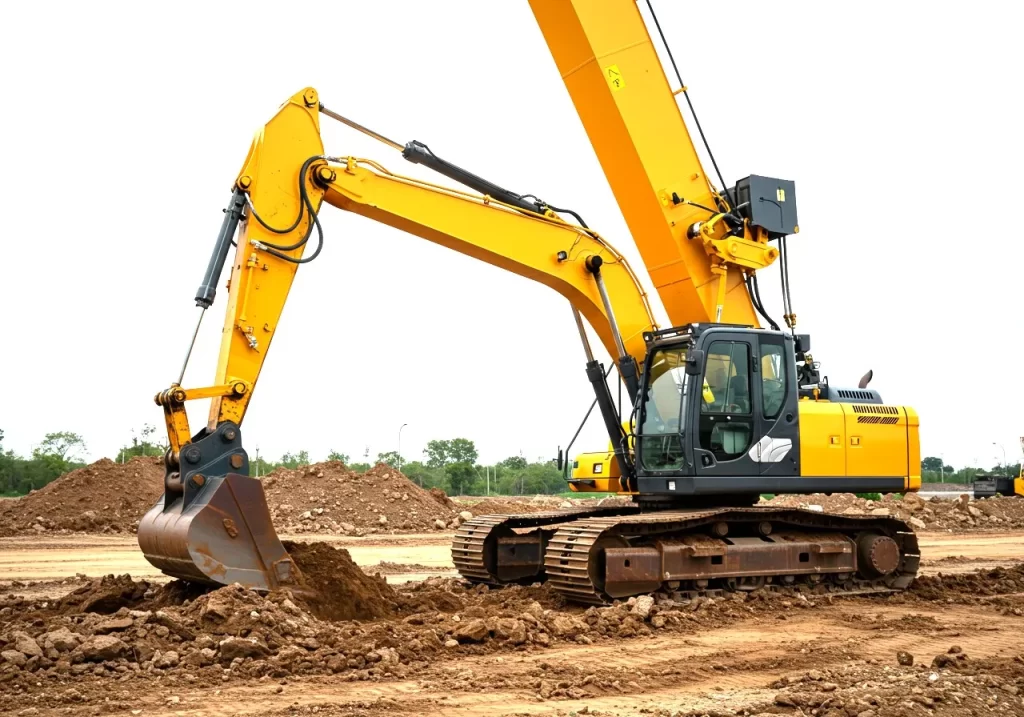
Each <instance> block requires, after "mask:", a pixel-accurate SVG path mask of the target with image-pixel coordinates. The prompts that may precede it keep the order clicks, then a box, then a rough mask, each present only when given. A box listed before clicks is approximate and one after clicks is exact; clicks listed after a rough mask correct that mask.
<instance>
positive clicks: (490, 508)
mask: <svg viewBox="0 0 1024 717" xmlns="http://www.w3.org/2000/svg"><path fill="white" fill-rule="evenodd" d="M630 504H631V501H630V499H629V498H601V499H599V500H595V499H593V498H562V497H559V496H555V495H537V496H533V497H531V498H527V497H525V496H489V497H487V498H467V497H462V498H459V499H458V505H459V506H461V507H462V510H468V511H470V512H471V513H473V515H510V514H513V513H548V512H551V511H556V510H561V509H565V508H579V507H588V506H590V507H592V506H598V505H600V506H615V505H621V506H628V505H630Z"/></svg>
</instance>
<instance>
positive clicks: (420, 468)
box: [402, 461, 445, 490]
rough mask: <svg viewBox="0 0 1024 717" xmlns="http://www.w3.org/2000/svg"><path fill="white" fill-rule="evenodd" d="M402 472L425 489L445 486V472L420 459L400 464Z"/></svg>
mask: <svg viewBox="0 0 1024 717" xmlns="http://www.w3.org/2000/svg"><path fill="white" fill-rule="evenodd" d="M402 473H404V474H405V475H406V477H407V478H408V479H409V480H411V481H412V482H413V483H415V484H416V485H418V486H420V487H421V488H425V489H427V490H429V489H431V488H441V489H442V490H443V489H444V488H445V474H444V470H443V469H438V468H431V467H430V466H428V465H426V464H425V463H423V462H421V461H412V462H410V463H403V464H402Z"/></svg>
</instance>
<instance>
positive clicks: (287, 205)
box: [139, 88, 657, 587]
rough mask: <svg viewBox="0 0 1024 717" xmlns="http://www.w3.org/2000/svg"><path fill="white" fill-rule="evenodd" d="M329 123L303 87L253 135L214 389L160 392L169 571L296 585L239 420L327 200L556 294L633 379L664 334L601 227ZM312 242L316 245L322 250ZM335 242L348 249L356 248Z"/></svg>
mask: <svg viewBox="0 0 1024 717" xmlns="http://www.w3.org/2000/svg"><path fill="white" fill-rule="evenodd" d="M332 114H333V113H332ZM320 118H321V105H320V101H319V96H318V95H317V93H316V90H314V89H312V88H306V89H304V90H302V91H301V92H298V93H296V94H295V95H294V96H292V97H291V98H290V99H289V100H288V102H286V103H285V104H284V105H282V107H281V108H280V109H279V110H278V112H277V114H275V116H274V117H273V118H272V119H271V120H270V121H269V122H267V124H266V125H265V126H264V127H263V128H262V129H261V130H260V131H259V132H257V133H256V136H255V138H254V140H253V143H252V146H251V148H250V150H249V154H248V156H247V157H246V160H245V162H244V164H243V166H242V169H241V170H240V172H239V174H238V176H237V177H236V180H235V184H234V191H233V194H232V197H231V203H230V205H229V207H228V209H227V210H226V218H225V223H224V226H223V227H222V229H221V233H220V235H219V236H218V240H217V243H216V245H215V247H214V252H213V256H212V258H211V261H210V265H209V267H208V269H207V272H206V274H205V276H204V279H203V282H202V284H201V286H200V289H199V291H198V292H197V295H196V303H197V304H198V305H199V306H200V307H201V309H202V310H203V311H205V310H206V309H207V308H208V307H209V306H210V305H212V303H213V300H214V298H215V294H216V285H217V283H218V281H219V275H220V272H221V269H222V267H223V266H224V264H225V263H226V261H227V258H228V257H227V255H228V253H229V249H230V244H231V242H232V241H233V235H234V230H235V227H236V226H238V227H240V228H241V230H240V231H239V232H238V241H237V247H236V249H235V253H234V259H233V261H232V263H231V269H230V271H231V275H230V281H229V286H230V291H229V294H228V300H227V310H226V317H225V321H224V325H223V333H222V339H221V348H220V358H219V361H218V364H217V374H216V377H215V380H214V385H213V386H211V387H208V388H200V389H186V388H183V387H181V386H180V385H178V384H175V385H172V386H171V387H170V388H169V389H167V390H166V391H163V392H161V393H160V394H158V395H157V397H156V400H157V403H158V404H160V405H161V406H163V409H164V416H165V421H166V424H167V429H168V436H169V443H170V446H171V448H170V449H169V451H168V453H167V456H166V463H167V468H166V472H167V477H166V485H165V495H164V496H163V497H162V498H161V500H160V501H159V502H158V503H157V505H155V506H154V507H153V508H152V509H151V510H150V511H149V513H147V515H146V516H145V517H144V518H143V520H142V522H141V523H140V526H139V542H140V545H141V546H142V548H143V552H144V553H145V555H146V557H147V558H148V559H149V560H150V561H151V562H152V563H154V564H155V565H157V566H158V567H160V568H161V569H162V570H164V571H165V572H167V573H169V574H172V575H176V576H179V577H182V578H185V579H191V580H207V581H210V582H225V581H234V580H238V581H240V582H244V583H246V584H249V585H254V586H258V587H273V586H274V585H277V584H279V583H281V582H288V581H290V580H292V579H294V571H295V569H294V566H293V565H292V564H291V563H290V561H289V559H288V558H287V554H286V553H285V551H284V549H283V547H281V545H280V541H278V540H277V537H276V534H274V530H273V526H272V525H271V524H270V518H269V513H268V511H267V508H266V503H265V500H264V498H263V495H262V487H261V485H260V483H259V482H258V481H255V480H253V479H250V478H248V477H247V473H248V457H247V455H246V453H245V451H244V449H243V448H242V445H241V435H240V425H241V423H242V420H243V418H244V416H245V412H246V409H247V408H248V405H249V401H250V400H251V398H252V395H253V389H254V388H255V386H256V382H257V380H258V378H259V374H260V370H261V369H262V366H263V362H264V360H265V359H266V355H267V351H268V350H269V347H270V344H271V342H272V340H273V337H274V335H275V333H276V331H277V327H278V325H279V322H280V319H281V314H282V311H283V309H284V305H285V302H286V300H287V297H288V293H289V290H290V288H291V285H292V281H293V280H294V278H295V274H296V271H297V269H298V267H299V266H300V264H301V263H304V262H308V261H310V260H311V259H313V258H315V257H316V256H317V255H318V254H319V253H320V249H321V248H322V242H323V236H322V230H321V227H320V225H319V219H318V216H317V215H318V212H319V211H320V208H321V206H322V205H323V204H324V203H325V202H326V203H327V204H329V205H332V206H334V207H338V208H340V209H343V210H345V211H348V212H352V213H354V214H361V215H363V216H365V217H368V218H370V219H372V220H374V221H377V222H381V223H384V224H387V225H389V226H393V227H395V228H397V229H401V230H403V231H404V232H406V233H409V234H412V235H415V236H419V237H421V238H423V239H427V240H428V241H432V242H434V243H437V244H440V245H442V246H446V247H449V248H451V249H454V250H455V251H458V252H460V253H462V254H465V255H468V256H472V257H474V258H477V259H480V260H481V261H484V262H487V263H489V264H492V265H494V266H498V267H500V268H502V269H505V270H507V271H510V272H513V273H515V274H518V275H520V276H523V277H526V278H529V279H533V280H534V281H537V282H539V283H542V284H544V285H546V286H549V287H551V288H552V289H554V290H555V291H557V292H558V293H560V294H562V295H563V296H565V297H566V298H567V299H568V300H569V303H570V304H571V305H572V307H573V309H574V310H575V311H577V312H579V314H582V315H583V316H584V317H586V319H587V320H588V322H589V323H590V324H591V326H593V327H594V330H595V331H596V333H597V335H598V338H599V339H600V340H601V342H602V343H603V345H604V346H605V348H606V349H607V350H608V352H609V353H610V354H611V355H612V356H615V357H617V359H618V363H619V367H620V370H622V371H624V372H625V375H624V378H625V379H626V380H627V384H628V382H629V381H630V380H632V381H633V382H634V384H635V382H636V380H637V375H636V373H637V366H638V365H639V364H641V363H642V361H643V358H644V352H645V343H644V336H645V334H647V333H649V332H650V331H653V330H655V329H656V328H657V326H656V325H655V322H654V319H653V317H652V314H651V310H650V306H649V305H648V302H647V297H646V295H645V293H644V291H643V289H642V287H641V285H640V283H639V281H638V280H637V277H636V275H635V274H634V273H633V271H632V269H631V268H630V266H629V263H628V262H627V261H626V259H625V258H624V257H623V256H622V255H621V254H620V253H619V252H618V251H616V250H615V248H614V247H612V246H611V245H610V244H609V243H608V242H606V241H605V240H604V239H603V238H602V237H601V236H600V235H599V234H598V233H597V232H595V231H593V230H591V229H589V228H585V227H582V226H578V225H575V224H569V223H567V222H565V221H563V220H562V219H560V218H558V217H557V216H555V215H554V213H553V212H545V213H538V212H536V211H529V210H528V209H524V208H522V207H518V206H513V205H511V204H506V203H502V202H499V201H497V200H495V199H493V198H491V197H489V196H484V195H477V194H473V193H469V192H465V191H461V190H456V189H452V188H447V187H442V186H438V185H434V184H430V183H428V182H424V181H420V180H416V179H411V178H408V177H403V176H400V175H398V174H394V173H392V172H389V171H388V170H386V169H385V168H384V167H382V166H381V165H380V164H378V163H376V162H374V161H371V160H366V159H358V158H355V157H327V156H325V155H324V151H323V145H322V143H321V140H320ZM314 235H315V236H316V237H317V239H316V240H315V241H317V248H316V249H315V250H313V251H312V252H309V251H308V248H309V244H310V243H311V241H313V236H314ZM332 245H333V246H332V248H333V249H335V250H337V248H340V247H343V246H344V244H343V240H342V241H336V242H332ZM609 296H614V297H615V308H614V313H612V311H613V310H612V308H611V303H610V301H609V300H608V297H609ZM591 363H594V364H596V362H594V361H592V362H591ZM630 373H632V376H630V375H629V374H630ZM588 374H593V376H594V377H595V378H594V379H593V380H594V381H596V377H598V376H599V377H600V385H601V386H602V387H604V390H605V391H607V386H606V384H604V374H603V371H601V369H600V368H597V367H593V366H589V365H588ZM595 387H597V384H596V383H595ZM195 398H213V401H212V404H211V409H210V415H209V421H208V423H207V425H206V426H205V427H204V428H203V429H202V430H200V431H199V432H198V433H196V434H195V435H193V433H192V430H191V428H190V425H189V421H188V416H187V413H186V410H185V406H186V403H187V401H189V400H191V399H195ZM615 429H616V430H617V431H620V430H621V429H620V428H619V427H618V424H617V423H616V425H615Z"/></svg>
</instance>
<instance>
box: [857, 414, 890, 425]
mask: <svg viewBox="0 0 1024 717" xmlns="http://www.w3.org/2000/svg"><path fill="white" fill-rule="evenodd" d="M899 422H900V418H899V416H857V423H880V424H883V425H887V426H891V425H893V424H895V423H899Z"/></svg>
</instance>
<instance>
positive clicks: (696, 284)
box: [530, 0, 797, 327]
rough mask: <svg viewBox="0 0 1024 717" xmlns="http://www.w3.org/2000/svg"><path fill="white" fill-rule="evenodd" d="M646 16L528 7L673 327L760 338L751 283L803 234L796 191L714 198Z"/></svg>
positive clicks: (622, 8)
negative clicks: (785, 240) (747, 329)
mask: <svg viewBox="0 0 1024 717" xmlns="http://www.w3.org/2000/svg"><path fill="white" fill-rule="evenodd" d="M642 5H643V3H639V2H637V1H636V0H530V7H531V8H532V10H533V14H534V16H535V18H536V21H537V24H538V25H539V27H540V29H541V32H542V33H543V35H544V39H545V41H546V42H547V45H548V49H549V50H550V52H551V56H552V57H553V59H554V61H555V65H556V66H557V68H558V72H559V74H560V75H561V77H562V80H563V81H564V83H565V87H566V89H567V90H568V92H569V95H570V97H571V98H572V101H573V104H574V105H575V107H576V111H577V113H578V114H579V117H580V120H581V121H582V123H583V127H584V129H586V131H587V136H588V137H589V138H590V143H591V145H592V146H593V147H594V151H595V153H596V154H597V158H598V160H599V161H600V163H601V167H602V169H603V170H604V174H605V177H606V178H607V179H608V184H609V185H610V186H611V189H612V192H613V193H614V195H615V199H616V201H617V202H618V205H619V209H620V211H621V212H622V215H623V217H624V218H625V220H626V224H627V225H628V226H629V230H630V233H631V234H632V236H633V240H634V241H635V242H636V245H637V248H638V249H639V250H640V255H641V256H642V257H643V261H644V264H645V265H646V267H647V271H648V273H649V275H650V277H651V280H652V282H653V283H654V286H655V288H656V289H657V292H658V295H659V296H660V298H661V300H662V303H663V304H664V306H665V311H666V312H667V313H668V317H669V320H670V322H671V323H672V325H674V326H681V325H685V324H689V323H702V324H704V323H709V322H724V323H729V324H742V325H746V326H752V327H757V326H758V325H759V324H758V318H757V314H756V313H755V305H754V302H753V300H752V296H751V292H750V291H749V289H748V288H747V286H746V283H747V281H748V280H753V277H754V274H755V272H757V271H758V270H760V269H763V268H765V267H767V266H769V265H771V264H772V263H773V262H774V261H775V260H776V259H777V258H778V257H779V253H780V252H779V248H778V247H776V246H772V245H770V244H769V240H771V239H775V238H779V236H778V235H779V234H782V233H791V232H792V233H795V232H796V231H797V227H796V225H795V217H796V209H795V197H794V196H793V194H794V192H793V190H792V182H783V181H781V180H774V179H769V178H762V177H750V178H748V179H747V180H741V182H739V183H737V185H736V187H734V188H732V189H731V190H730V189H729V188H728V187H726V186H723V188H722V190H721V191H719V190H717V189H716V188H715V187H714V185H713V184H712V182H711V179H710V178H709V177H708V174H707V172H706V171H705V169H704V167H703V166H702V164H701V161H700V158H699V156H698V154H697V150H696V148H695V146H694V143H693V139H692V137H691V135H690V133H689V132H688V131H687V128H686V123H685V122H684V121H683V117H682V114H681V113H680V111H679V106H678V104H677V102H676V99H677V96H678V95H680V94H682V95H684V96H685V94H686V89H687V88H686V87H685V86H681V87H679V88H678V89H675V90H673V89H672V88H671V86H670V85H669V81H668V79H667V78H666V76H665V71H664V69H663V68H662V64H661V61H660V59H659V57H658V53H657V51H656V50H655V47H654V43H653V41H652V39H651V36H650V34H649V33H648V30H647V25H646V23H645V22H644V18H643V16H642V15H641V10H640V7H641V6H642ZM673 62H674V61H673ZM681 82H682V81H681V80H680V84H681ZM698 129H699V125H698ZM715 169H716V171H717V167H716V168H715ZM719 180H720V181H723V180H721V175H719ZM723 185H724V181H723ZM787 190H788V191H787ZM787 193H788V195H789V196H787ZM783 210H785V219H788V218H789V216H790V213H791V216H792V218H793V223H792V224H790V225H786V226H783V225H785V224H786V222H785V221H780V219H783V217H782V216H780V215H781V213H782V212H783ZM779 230H782V231H779Z"/></svg>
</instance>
